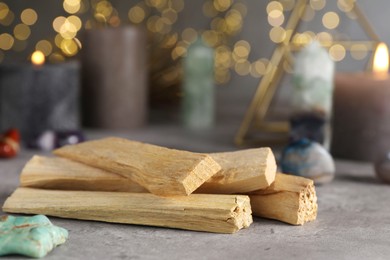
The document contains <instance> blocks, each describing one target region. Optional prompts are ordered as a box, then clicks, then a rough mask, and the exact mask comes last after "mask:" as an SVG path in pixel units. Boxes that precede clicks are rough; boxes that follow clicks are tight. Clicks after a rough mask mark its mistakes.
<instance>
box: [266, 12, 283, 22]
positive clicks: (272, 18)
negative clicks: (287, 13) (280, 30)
mask: <svg viewBox="0 0 390 260" xmlns="http://www.w3.org/2000/svg"><path fill="white" fill-rule="evenodd" d="M283 22H284V14H283V11H280V10H277V9H274V10H272V11H271V12H269V13H268V23H269V24H270V25H272V26H281V25H282V24H283Z"/></svg>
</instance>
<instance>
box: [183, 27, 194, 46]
mask: <svg viewBox="0 0 390 260" xmlns="http://www.w3.org/2000/svg"><path fill="white" fill-rule="evenodd" d="M197 37H198V32H197V31H196V30H195V29H194V28H191V27H189V28H186V29H184V30H183V32H182V33H181V38H182V39H183V41H185V42H187V43H192V42H194V41H195V40H196V38H197Z"/></svg>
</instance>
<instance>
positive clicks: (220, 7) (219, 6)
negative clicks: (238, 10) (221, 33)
mask: <svg viewBox="0 0 390 260" xmlns="http://www.w3.org/2000/svg"><path fill="white" fill-rule="evenodd" d="M213 4H214V7H215V9H216V10H217V11H219V12H224V11H226V10H227V9H229V7H230V6H231V5H232V0H214V2H213Z"/></svg>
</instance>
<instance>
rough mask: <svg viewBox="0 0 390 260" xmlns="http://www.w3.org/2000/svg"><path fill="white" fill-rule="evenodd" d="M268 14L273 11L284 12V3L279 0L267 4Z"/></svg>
mask: <svg viewBox="0 0 390 260" xmlns="http://www.w3.org/2000/svg"><path fill="white" fill-rule="evenodd" d="M266 10H267V14H268V15H269V14H270V13H271V12H272V11H280V12H283V5H282V4H281V3H280V2H279V1H271V2H269V3H268V5H267V8H266Z"/></svg>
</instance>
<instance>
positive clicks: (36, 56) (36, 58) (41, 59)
mask: <svg viewBox="0 0 390 260" xmlns="http://www.w3.org/2000/svg"><path fill="white" fill-rule="evenodd" d="M31 62H32V63H33V64H34V65H38V66H39V65H43V64H44V63H45V55H44V54H43V53H42V52H41V51H34V52H33V54H31Z"/></svg>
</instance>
